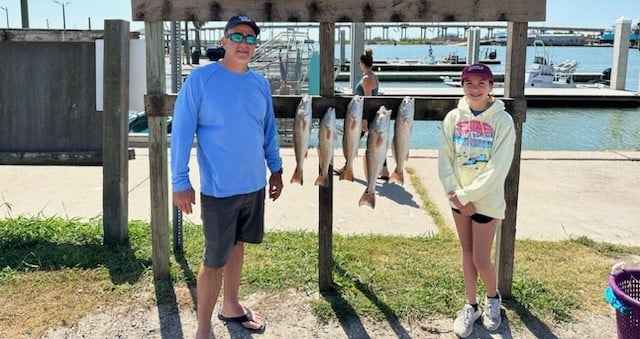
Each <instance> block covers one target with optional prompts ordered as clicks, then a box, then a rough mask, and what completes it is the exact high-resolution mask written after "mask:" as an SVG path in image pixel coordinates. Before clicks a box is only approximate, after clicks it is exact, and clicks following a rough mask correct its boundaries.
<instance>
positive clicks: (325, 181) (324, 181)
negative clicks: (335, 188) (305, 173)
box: [314, 174, 329, 187]
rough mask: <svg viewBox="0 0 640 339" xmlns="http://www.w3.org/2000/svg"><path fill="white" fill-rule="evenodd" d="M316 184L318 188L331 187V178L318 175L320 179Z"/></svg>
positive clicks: (317, 179)
mask: <svg viewBox="0 0 640 339" xmlns="http://www.w3.org/2000/svg"><path fill="white" fill-rule="evenodd" d="M314 184H315V185H316V186H322V187H327V186H329V176H328V175H324V174H320V175H318V177H317V178H316V182H315V183H314Z"/></svg>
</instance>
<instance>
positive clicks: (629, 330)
mask: <svg viewBox="0 0 640 339" xmlns="http://www.w3.org/2000/svg"><path fill="white" fill-rule="evenodd" d="M609 286H610V287H611V289H612V290H613V293H614V294H615V296H616V298H618V299H619V300H620V301H622V302H623V303H624V304H625V305H627V306H629V308H630V309H631V312H629V313H622V312H620V311H616V323H617V327H618V338H619V339H634V338H640V270H637V269H634V270H619V271H616V272H615V273H613V274H611V276H610V277H609Z"/></svg>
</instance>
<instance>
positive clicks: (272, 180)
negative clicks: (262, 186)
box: [269, 172, 282, 201]
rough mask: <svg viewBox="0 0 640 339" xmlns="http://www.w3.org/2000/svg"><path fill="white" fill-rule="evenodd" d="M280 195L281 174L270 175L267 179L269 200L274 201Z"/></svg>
mask: <svg viewBox="0 0 640 339" xmlns="http://www.w3.org/2000/svg"><path fill="white" fill-rule="evenodd" d="M280 193H282V173H280V172H275V173H271V176H270V177H269V198H270V199H271V200H273V201H276V200H277V199H278V198H279V197H280Z"/></svg>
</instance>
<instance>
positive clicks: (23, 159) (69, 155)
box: [0, 151, 102, 166]
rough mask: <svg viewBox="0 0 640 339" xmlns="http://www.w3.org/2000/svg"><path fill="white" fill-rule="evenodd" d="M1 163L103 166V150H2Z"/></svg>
mask: <svg viewBox="0 0 640 339" xmlns="http://www.w3.org/2000/svg"><path fill="white" fill-rule="evenodd" d="M0 165H43V166H50V165H56V166H60V165H70V166H82V165H88V166H101V165H102V151H83V152H0Z"/></svg>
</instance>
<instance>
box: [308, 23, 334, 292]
mask: <svg viewBox="0 0 640 339" xmlns="http://www.w3.org/2000/svg"><path fill="white" fill-rule="evenodd" d="M335 26H336V25H335V23H333V22H321V23H320V37H319V38H320V95H321V96H323V97H327V96H331V95H333V93H334V92H335V89H334V87H335V82H334V80H333V79H334V77H333V75H334V74H333V73H334V72H335V69H334V65H333V60H335V58H334V53H335V52H334V45H335ZM312 103H313V102H312ZM327 108H328V107H324V108H322V109H320V110H318V109H316V110H314V111H315V112H317V113H318V114H320V116H324V112H326V111H327ZM321 170H322V169H321V168H318V172H321ZM328 171H329V173H333V166H332V165H330V166H329V169H328ZM318 205H319V208H318V285H319V289H320V292H322V293H328V292H331V291H332V290H333V175H329V185H328V186H327V187H322V186H320V188H319V189H318Z"/></svg>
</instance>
